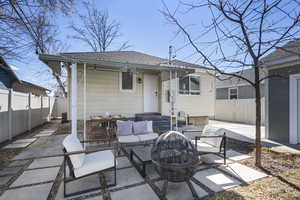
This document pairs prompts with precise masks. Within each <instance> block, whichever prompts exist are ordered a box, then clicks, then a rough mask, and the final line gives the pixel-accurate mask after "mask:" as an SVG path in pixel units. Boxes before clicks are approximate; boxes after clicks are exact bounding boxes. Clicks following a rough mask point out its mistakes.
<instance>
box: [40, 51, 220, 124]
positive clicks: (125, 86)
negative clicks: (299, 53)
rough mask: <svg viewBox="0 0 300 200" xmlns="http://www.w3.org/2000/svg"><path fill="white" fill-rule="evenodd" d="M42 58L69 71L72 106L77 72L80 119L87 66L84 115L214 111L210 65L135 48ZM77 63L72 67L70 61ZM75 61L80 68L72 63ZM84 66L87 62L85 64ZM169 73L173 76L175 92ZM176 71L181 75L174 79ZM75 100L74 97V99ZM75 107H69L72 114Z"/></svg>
mask: <svg viewBox="0 0 300 200" xmlns="http://www.w3.org/2000/svg"><path fill="white" fill-rule="evenodd" d="M39 58H40V60H42V61H43V62H45V63H46V64H47V65H48V66H49V67H51V68H53V69H54V70H57V71H58V72H59V68H60V66H66V68H67V70H68V91H70V92H68V100H69V103H68V105H71V100H72V99H71V96H72V94H71V93H72V90H71V80H72V76H71V71H72V70H74V71H75V70H76V72H74V71H73V73H74V74H76V73H77V85H78V86H77V88H78V89H77V90H76V91H77V93H78V95H77V97H76V98H78V106H77V113H78V114H77V117H78V118H79V119H83V114H84V113H83V108H84V105H83V96H84V80H85V79H84V77H85V76H84V74H85V73H84V66H86V117H87V118H89V117H90V116H93V115H99V114H103V113H105V112H109V113H111V114H126V115H131V116H134V114H135V113H142V112H160V113H162V114H163V115H170V109H171V108H172V106H171V104H172V103H171V102H173V101H172V100H171V102H170V94H171V96H173V97H172V98H171V99H173V100H174V101H175V103H174V104H175V106H174V107H175V110H174V112H178V111H185V112H186V113H187V114H189V115H190V116H191V119H192V120H193V121H194V122H195V123H201V121H203V119H204V120H205V121H207V119H208V117H211V116H213V115H214V98H215V85H214V78H213V77H212V76H210V75H208V74H207V69H206V68H204V67H201V66H199V65H194V64H190V63H186V62H182V61H179V60H174V61H172V65H171V66H169V65H168V60H167V59H163V58H160V57H156V56H151V55H147V54H144V53H140V52H136V51H110V52H78V53H62V54H59V55H40V56H39ZM71 63H73V65H70V64H71ZM74 63H77V65H76V66H77V67H74V66H75V64H74ZM84 64H86V65H84ZM170 74H172V81H171V83H172V84H171V85H172V86H171V92H169V91H170V89H169V86H170V81H169V79H170ZM176 75H177V76H178V77H180V78H175V77H176ZM74 98H75V97H74ZM70 113H71V108H70V106H69V109H68V116H70Z"/></svg>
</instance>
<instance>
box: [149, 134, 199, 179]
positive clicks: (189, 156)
mask: <svg viewBox="0 0 300 200" xmlns="http://www.w3.org/2000/svg"><path fill="white" fill-rule="evenodd" d="M151 159H152V161H153V163H154V164H155V167H156V170H157V171H158V173H159V175H160V176H161V178H163V179H165V180H166V181H170V182H184V181H189V180H190V178H191V177H192V176H193V175H194V174H195V171H196V167H197V166H198V164H199V162H200V161H199V155H198V153H197V151H196V148H195V146H194V145H193V144H192V143H191V141H190V140H189V139H188V138H187V137H185V136H184V135H183V134H181V133H179V132H177V131H169V132H167V133H164V134H162V135H160V136H159V138H158V139H157V140H156V142H155V143H154V145H153V147H152V150H151Z"/></svg>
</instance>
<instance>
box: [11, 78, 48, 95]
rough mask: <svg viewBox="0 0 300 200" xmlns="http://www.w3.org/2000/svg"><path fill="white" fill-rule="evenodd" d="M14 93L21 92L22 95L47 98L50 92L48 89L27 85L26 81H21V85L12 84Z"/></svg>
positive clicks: (31, 84) (17, 83)
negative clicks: (29, 94) (27, 94)
mask: <svg viewBox="0 0 300 200" xmlns="http://www.w3.org/2000/svg"><path fill="white" fill-rule="evenodd" d="M12 88H13V90H14V91H17V92H23V93H32V94H34V95H36V96H47V95H48V94H47V92H50V90H49V89H47V88H44V87H41V86H38V85H35V84H33V83H29V82H27V81H24V80H21V83H19V82H14V83H13V84H12Z"/></svg>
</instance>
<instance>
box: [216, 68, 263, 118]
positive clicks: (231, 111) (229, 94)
mask: <svg viewBox="0 0 300 200" xmlns="http://www.w3.org/2000/svg"><path fill="white" fill-rule="evenodd" d="M262 73H264V72H262ZM237 74H239V75H240V76H243V77H245V78H247V79H249V80H251V81H254V71H253V69H245V70H243V71H239V72H237ZM262 76H264V75H262ZM264 96H265V85H264V83H262V84H261V97H262V124H264V121H265V120H264V116H265V115H264ZM255 117H256V116H255V89H254V87H253V86H251V85H250V84H249V83H248V82H247V81H245V80H243V79H239V78H236V77H228V76H225V75H220V76H219V78H218V79H216V105H215V119H217V120H224V121H231V122H242V123H247V124H255Z"/></svg>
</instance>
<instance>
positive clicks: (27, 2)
mask: <svg viewBox="0 0 300 200" xmlns="http://www.w3.org/2000/svg"><path fill="white" fill-rule="evenodd" d="M72 3H73V0H45V1H35V0H0V37H1V39H0V55H1V56H3V57H4V58H7V59H14V60H17V59H18V60H20V61H22V60H23V58H24V57H26V56H28V54H30V53H33V52H35V53H36V54H38V53H49V52H50V51H51V50H53V47H54V46H57V44H58V43H59V41H58V40H57V39H56V37H57V27H56V25H55V24H53V20H52V17H53V16H52V15H53V14H55V13H57V12H62V13H64V14H68V12H69V11H70V8H71V6H72ZM53 76H54V77H55V79H56V80H57V82H58V84H59V85H60V87H61V88H62V90H63V91H64V93H65V94H66V92H65V89H64V87H63V84H62V82H63V81H62V80H61V77H60V76H59V75H57V74H55V73H54V72H53Z"/></svg>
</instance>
